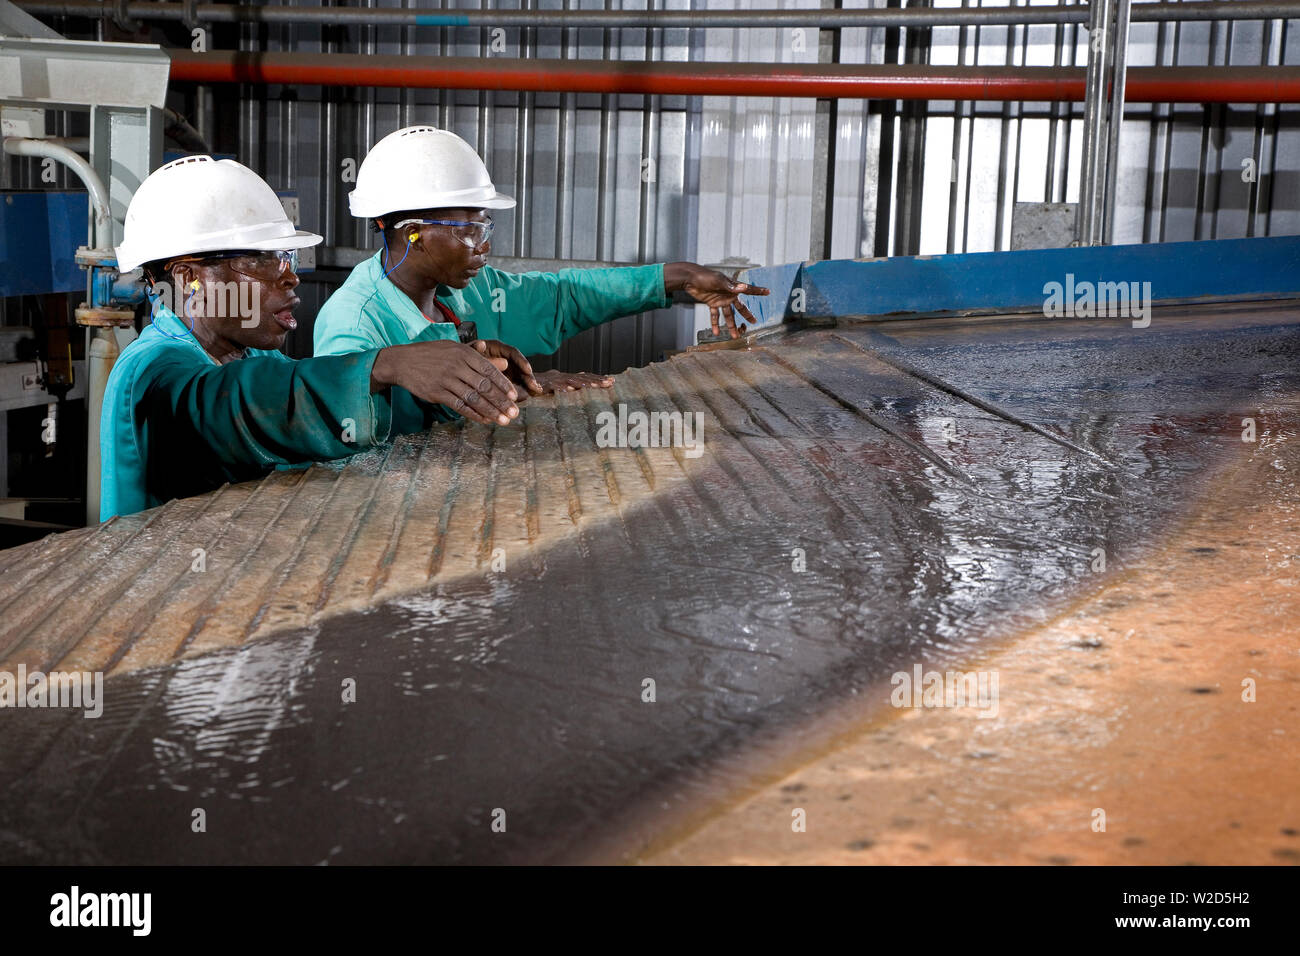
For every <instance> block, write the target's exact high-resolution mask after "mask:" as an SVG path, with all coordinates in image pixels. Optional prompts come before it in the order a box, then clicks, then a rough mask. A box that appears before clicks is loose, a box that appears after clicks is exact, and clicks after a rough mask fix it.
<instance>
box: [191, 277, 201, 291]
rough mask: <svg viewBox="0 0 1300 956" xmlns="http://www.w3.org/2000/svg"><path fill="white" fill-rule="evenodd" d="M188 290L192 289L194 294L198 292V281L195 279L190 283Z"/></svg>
mask: <svg viewBox="0 0 1300 956" xmlns="http://www.w3.org/2000/svg"><path fill="white" fill-rule="evenodd" d="M190 288H191V289H193V290H194V291H195V292H198V291H199V280H198V279H195V280H194V281H193V282H191V283H190Z"/></svg>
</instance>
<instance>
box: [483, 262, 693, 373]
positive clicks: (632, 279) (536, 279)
mask: <svg viewBox="0 0 1300 956" xmlns="http://www.w3.org/2000/svg"><path fill="white" fill-rule="evenodd" d="M484 271H485V272H487V273H488V276H487V278H488V287H489V289H490V290H491V293H490V294H493V295H494V294H495V292H496V290H497V289H501V290H504V296H501V297H500V298H501V300H502V301H501V306H502V308H501V310H500V311H501V336H500V337H501V339H502V340H503V341H506V342H509V343H510V344H511V345H514V346H515V347H516V348H518V349H519V350H520V351H521V352H523V353H524V354H525V355H539V354H546V353H550V352H554V351H555V350H556V349H558V348H559V347H560V343H562V342H563V341H564V340H565V339H568V338H571V337H573V336H575V335H577V334H578V333H579V332H583V331H585V330H587V329H589V328H592V327H593V326H596V325H600V324H601V323H602V322H609V321H611V320H612V319H617V318H620V317H622V316H624V315H633V314H635V313H637V312H644V311H646V310H647V309H662V308H664V307H665V306H667V305H669V304H670V302H671V301H672V300H671V298H670V297H669V296H668V294H667V293H666V292H665V291H664V267H663V265H662V264H659V265H650V266H623V267H621V268H615V269H562V270H561V271H559V272H525V273H519V274H516V273H510V272H501V271H499V270H497V269H493V268H492V267H491V266H485V267H484ZM488 305H489V306H492V307H495V303H492V302H490V301H489V303H488Z"/></svg>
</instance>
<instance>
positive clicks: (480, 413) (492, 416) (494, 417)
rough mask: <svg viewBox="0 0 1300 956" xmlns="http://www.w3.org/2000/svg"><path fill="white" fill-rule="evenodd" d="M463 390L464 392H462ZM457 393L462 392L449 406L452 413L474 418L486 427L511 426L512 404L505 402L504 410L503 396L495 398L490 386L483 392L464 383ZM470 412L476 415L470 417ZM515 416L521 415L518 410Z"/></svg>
mask: <svg viewBox="0 0 1300 956" xmlns="http://www.w3.org/2000/svg"><path fill="white" fill-rule="evenodd" d="M462 388H463V389H464V391H461V389H462ZM455 391H457V392H460V394H459V395H458V396H457V397H456V398H455V400H454V401H453V402H452V404H451V405H450V406H449V407H450V408H451V410H452V411H454V412H459V413H460V414H462V415H465V416H467V417H473V418H474V419H475V421H480V422H482V423H483V424H485V425H492V424H496V425H509V424H510V419H511V414H510V411H509V409H510V408H511V407H512V403H511V402H508V401H507V402H505V406H506V407H505V408H503V407H502V404H501V396H494V395H493V390H492V388H491V387H490V386H489V387H488V389H487V390H486V391H483V392H481V391H479V390H478V389H477V388H474V387H471V386H470V385H469V384H468V383H463V382H462V383H461V385H459V386H457V387H456V388H455ZM470 412H474V413H475V414H474V415H473V416H470V415H469V413H470ZM515 414H516V415H518V414H519V410H518V409H517V408H516V409H515Z"/></svg>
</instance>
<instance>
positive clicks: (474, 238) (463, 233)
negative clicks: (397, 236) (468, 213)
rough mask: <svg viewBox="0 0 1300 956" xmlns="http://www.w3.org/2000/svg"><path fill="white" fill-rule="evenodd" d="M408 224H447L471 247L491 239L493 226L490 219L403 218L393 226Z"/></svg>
mask: <svg viewBox="0 0 1300 956" xmlns="http://www.w3.org/2000/svg"><path fill="white" fill-rule="evenodd" d="M410 225H420V226H448V227H450V228H451V234H452V235H453V236H455V237H456V238H457V239H459V240H460V241H461V242H463V243H465V245H467V246H469V247H470V248H471V249H477V248H478V247H479V246H481V245H483V243H485V242H487V241H488V240H489V239H491V238H492V229H493V228H494V227H493V223H492V220H491V219H403V220H402V221H401V222H399V223H398V224H397V225H396V226H394V227H393V228H395V229H401V228H402V227H403V226H410Z"/></svg>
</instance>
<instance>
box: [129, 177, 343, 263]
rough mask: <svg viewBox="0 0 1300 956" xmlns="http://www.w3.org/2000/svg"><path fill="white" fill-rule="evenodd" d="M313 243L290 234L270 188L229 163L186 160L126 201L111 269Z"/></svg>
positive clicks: (311, 237)
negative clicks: (120, 235)
mask: <svg viewBox="0 0 1300 956" xmlns="http://www.w3.org/2000/svg"><path fill="white" fill-rule="evenodd" d="M320 241H321V237H320V236H318V235H316V234H315V233H314V232H303V231H302V230H300V229H295V228H294V225H293V223H292V222H290V221H289V217H288V216H287V215H285V212H284V206H282V205H281V204H280V200H279V198H278V197H277V196H276V195H275V190H274V189H272V188H271V187H270V186H268V185H267V184H266V181H265V180H264V179H262V177H261V176H259V175H257V173H255V172H253V171H252V170H251V169H249V168H248V167H247V166H242V165H240V164H239V163H237V162H235V161H234V160H233V159H222V160H215V159H213V158H212V157H211V156H186V157H185V158H184V159H177V160H174V161H172V162H170V163H168V164H167V165H165V166H160V167H159V168H158V169H155V170H154V171H153V172H152V173H150V174H149V176H148V177H147V178H146V179H145V181H144V182H142V183H141V184H140V188H139V189H137V190H136V191H135V195H134V196H132V197H131V205H130V206H128V207H127V210H126V222H125V223H124V224H123V227H122V244H121V245H120V246H118V247H117V268H118V270H119V271H121V272H130V271H131V270H132V269H134V268H136V267H137V266H140V265H143V264H144V263H146V262H153V261H154V260H155V259H171V258H173V257H176V256H185V255H192V254H194V253H200V252H224V251H227V250H232V249H269V250H276V251H279V250H281V249H302V248H305V247H306V246H314V245H316V243H318V242H320Z"/></svg>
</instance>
